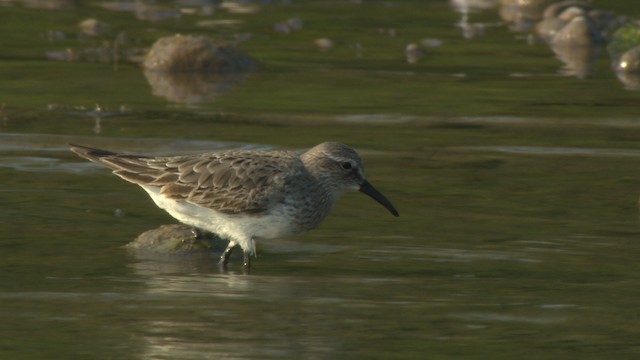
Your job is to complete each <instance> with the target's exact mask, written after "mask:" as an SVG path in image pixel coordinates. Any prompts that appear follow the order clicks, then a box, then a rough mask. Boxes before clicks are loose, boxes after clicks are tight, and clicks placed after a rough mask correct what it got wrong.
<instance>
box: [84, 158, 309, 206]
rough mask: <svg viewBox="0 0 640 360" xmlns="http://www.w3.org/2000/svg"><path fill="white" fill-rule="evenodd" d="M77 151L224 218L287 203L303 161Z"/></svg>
mask: <svg viewBox="0 0 640 360" xmlns="http://www.w3.org/2000/svg"><path fill="white" fill-rule="evenodd" d="M72 150H73V151H74V152H76V153H77V154H78V155H80V156H82V157H84V158H86V159H89V160H91V161H94V162H97V163H100V164H103V165H105V166H107V167H109V168H111V169H113V173H114V174H116V175H118V176H120V177H122V178H123V179H125V180H127V181H130V182H132V183H135V184H138V185H144V186H157V187H159V188H160V192H161V193H162V194H164V195H165V196H167V197H169V198H173V199H183V200H186V201H188V202H190V203H193V204H195V205H199V206H203V207H208V208H211V209H214V210H217V211H220V212H224V213H262V212H264V211H266V210H267V209H268V208H269V207H270V205H271V204H274V203H277V202H280V201H282V199H283V194H282V190H283V187H284V182H285V178H286V177H287V175H288V174H289V173H290V171H291V169H292V167H291V165H292V164H293V163H294V162H296V161H300V160H299V159H298V158H297V157H295V156H293V155H292V154H290V153H288V152H248V151H235V152H224V153H219V154H216V153H212V154H203V155H194V156H179V157H168V158H162V157H160V158H155V157H145V156H136V155H122V154H116V153H112V152H108V151H104V150H98V149H91V148H85V147H80V146H77V145H74V146H73V147H72ZM300 165H301V164H300ZM293 168H295V167H293Z"/></svg>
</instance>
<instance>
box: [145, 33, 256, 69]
mask: <svg viewBox="0 0 640 360" xmlns="http://www.w3.org/2000/svg"><path fill="white" fill-rule="evenodd" d="M143 66H144V68H145V69H146V70H152V71H162V72H202V73H220V74H225V73H237V72H246V71H250V70H252V69H253V68H254V66H255V61H254V60H253V59H252V58H251V57H250V56H248V55H246V54H244V53H242V52H241V51H239V50H237V49H235V48H233V47H231V46H226V45H221V44H217V43H216V42H214V41H213V40H212V39H209V38H206V37H204V36H190V35H174V36H169V37H164V38H160V39H158V40H157V41H156V42H155V43H154V44H153V46H152V47H151V50H149V52H148V53H147V56H146V57H145V59H144V63H143Z"/></svg>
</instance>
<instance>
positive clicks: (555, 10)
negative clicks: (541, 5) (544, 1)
mask: <svg viewBox="0 0 640 360" xmlns="http://www.w3.org/2000/svg"><path fill="white" fill-rule="evenodd" d="M568 8H577V9H581V10H582V11H583V12H585V13H586V12H588V11H590V10H591V9H592V7H591V5H589V4H588V3H586V2H584V1H576V0H568V1H560V2H557V3H555V4H551V5H549V6H547V7H546V8H545V9H544V12H543V13H542V17H543V18H555V17H559V16H560V14H562V13H563V12H564V11H565V10H566V9H568Z"/></svg>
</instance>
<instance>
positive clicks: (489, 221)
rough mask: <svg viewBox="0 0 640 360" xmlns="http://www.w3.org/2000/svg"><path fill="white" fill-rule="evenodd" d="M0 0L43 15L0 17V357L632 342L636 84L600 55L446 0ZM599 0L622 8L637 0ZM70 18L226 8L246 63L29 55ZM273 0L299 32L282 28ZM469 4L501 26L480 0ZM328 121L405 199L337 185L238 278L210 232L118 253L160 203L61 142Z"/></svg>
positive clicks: (193, 145)
mask: <svg viewBox="0 0 640 360" xmlns="http://www.w3.org/2000/svg"><path fill="white" fill-rule="evenodd" d="M11 5H12V6H10V7H6V8H3V10H6V11H8V12H11V13H12V14H13V15H19V16H22V17H27V18H29V19H32V20H33V21H32V22H31V24H32V25H33V24H34V23H37V24H41V25H38V26H30V28H29V29H23V28H20V27H19V26H18V25H17V24H13V25H12V24H5V25H3V26H13V27H14V31H15V32H14V34H15V35H13V36H11V37H7V38H6V39H5V41H7V44H8V45H7V55H5V56H4V57H3V58H2V59H0V73H2V77H3V79H4V80H3V84H4V85H3V87H2V89H0V94H1V95H0V96H1V99H0V101H1V102H2V103H4V107H3V110H2V113H1V114H0V116H1V117H0V202H1V203H2V206H0V219H1V221H2V225H1V226H0V266H1V269H2V271H1V272H0V304H1V306H0V314H1V317H2V319H3V321H2V322H1V323H0V334H2V336H1V337H0V355H1V357H2V358H12V359H41V358H50V359H68V358H94V359H113V358H115V359H209V358H231V359H246V358H255V359H264V358H267V359H269V358H273V359H282V358H290V359H297V358H318V359H335V358H360V359H370V358H380V359H383V358H385V359H386V358H398V359H414V358H415V359H423V358H425V357H428V358H441V359H452V358H455V359H458V358H463V359H486V358H491V359H513V358H515V357H523V358H527V359H538V358H539V359H567V358H581V359H602V358H616V359H635V358H637V356H638V354H639V353H640V344H639V343H638V340H637V339H638V338H640V334H639V330H638V326H637V323H638V309H639V308H638V305H637V299H638V298H639V295H640V290H639V289H640V287H639V286H638V285H640V284H639V281H638V278H639V276H640V267H639V265H638V262H637V255H636V254H638V252H639V251H640V245H638V244H639V243H638V241H637V239H638V237H639V236H640V222H639V221H638V216H639V212H638V207H637V200H638V197H639V195H640V172H639V171H638V165H640V141H639V140H640V120H639V119H638V118H637V114H636V108H637V101H638V99H639V98H638V96H640V94H639V93H637V92H635V91H632V90H629V89H628V88H627V87H626V86H625V84H623V83H621V82H620V80H619V79H618V78H617V77H616V75H615V73H614V72H613V71H612V70H611V69H610V67H609V59H607V57H606V56H605V55H603V56H602V57H601V60H600V61H599V62H598V63H597V65H596V67H595V68H594V72H593V73H592V74H591V75H589V76H586V77H584V78H579V77H576V76H571V75H569V76H566V75H563V73H562V71H563V64H562V62H561V61H560V60H558V59H556V58H554V56H553V54H552V53H551V51H550V50H549V49H548V48H547V47H546V45H540V44H534V45H528V44H527V41H526V39H525V37H526V35H523V34H521V33H516V32H513V31H512V30H510V29H509V28H508V26H507V25H505V24H502V25H496V26H491V27H488V28H487V30H486V31H485V33H484V34H483V35H481V36H477V37H474V38H471V39H465V38H464V37H463V36H462V32H461V29H460V28H459V27H456V26H455V24H456V23H458V22H459V21H460V13H459V12H456V11H455V8H454V7H452V6H450V4H449V3H448V2H445V1H441V2H437V1H436V2H433V3H430V4H429V5H423V4H422V2H401V1H400V2H393V3H378V2H373V3H368V2H365V3H364V4H361V5H357V4H350V5H345V4H342V3H340V4H333V6H338V7H340V10H341V11H340V12H337V11H335V8H331V7H330V6H328V5H319V4H318V3H317V2H304V3H295V2H294V3H293V4H289V5H284V4H280V3H276V4H270V5H264V4H262V5H259V6H258V7H259V8H260V10H259V11H258V12H256V13H242V14H240V13H232V12H228V11H226V12H225V10H218V11H217V12H214V13H213V14H212V15H206V14H204V13H197V14H199V15H189V13H188V12H184V11H182V12H181V14H182V15H181V17H180V18H179V20H176V19H174V18H169V19H164V20H160V21H158V22H150V20H144V19H139V18H137V17H135V16H133V15H132V14H129V13H126V12H125V13H121V12H114V11H112V10H107V9H104V8H98V7H91V6H88V5H83V6H77V7H75V8H63V9H58V10H43V9H33V8H28V7H26V6H24V4H20V3H16V4H11ZM595 5H597V6H603V7H604V6H611V5H608V4H598V3H596V4H595ZM616 6H617V7H616V8H615V9H612V10H615V11H616V12H618V13H621V12H624V13H625V14H626V15H629V16H635V17H640V8H638V6H637V5H635V4H634V3H633V2H626V3H625V2H620V3H619V4H618V3H616ZM389 8H391V9H393V10H394V11H390V10H389ZM165 14H167V13H165ZM169 14H170V13H169ZM185 14H186V15H185ZM88 16H94V17H97V18H98V19H100V20H102V21H105V22H107V23H110V25H111V27H112V29H114V28H116V29H117V31H120V30H127V31H129V32H131V33H132V34H133V36H134V37H137V38H139V39H140V40H139V44H140V46H141V47H142V46H150V44H151V43H152V42H153V39H154V38H156V37H157V36H165V35H169V34H172V33H175V32H178V31H179V32H183V33H187V32H192V33H203V32H204V31H203V30H202V28H201V27H196V26H195V24H197V23H200V24H202V22H204V21H214V20H215V21H222V20H225V21H226V22H224V23H225V24H233V25H232V28H227V27H223V30H217V28H216V30H214V29H208V28H207V32H208V34H209V35H211V34H217V35H218V36H220V37H224V38H226V39H227V40H228V39H230V38H233V37H234V36H236V35H235V34H240V33H242V34H245V33H250V34H253V36H252V37H251V38H250V39H248V40H246V41H243V42H241V43H240V44H239V45H238V46H239V47H240V48H241V49H242V50H243V51H244V52H246V53H247V54H249V55H251V56H253V57H255V58H257V59H258V60H260V61H261V62H262V64H263V65H262V66H263V67H262V68H261V69H260V70H258V71H257V72H255V73H252V74H249V75H248V76H242V77H241V78H240V79H234V80H232V81H231V82H230V83H229V84H231V86H230V87H225V88H224V89H225V90H224V91H222V92H220V93H216V92H215V91H217V90H212V88H211V87H207V86H205V87H200V88H199V89H201V90H202V89H205V93H206V94H207V96H200V97H194V96H192V95H189V96H186V97H185V96H178V97H166V96H162V95H161V93H159V92H158V91H155V92H154V89H153V88H152V85H150V84H151V82H150V81H149V80H148V77H145V75H144V73H143V72H142V71H141V70H140V69H139V68H138V67H137V66H136V65H134V64H119V65H118V66H117V67H116V66H114V64H113V62H99V61H98V62H95V61H89V60H85V61H81V60H78V61H67V62H59V61H53V60H47V59H46V56H45V54H46V53H47V51H54V50H56V49H65V48H66V47H70V48H71V47H73V48H74V49H75V48H76V47H77V48H78V49H80V48H82V46H80V45H79V44H85V45H86V42H91V41H94V40H79V39H78V38H77V37H75V36H70V35H69V34H75V32H77V31H78V30H76V26H77V23H79V22H80V21H81V20H83V19H85V18H86V17H88ZM291 18H300V19H302V20H304V27H303V29H302V30H300V31H292V32H290V33H283V32H282V31H281V30H278V31H276V29H282V25H278V26H274V24H278V23H280V22H285V21H286V20H287V19H291ZM329 19H331V20H332V21H331V22H329ZM336 19H338V20H343V21H335V20H336ZM231 20H234V21H235V22H234V21H231ZM347 20H349V21H347ZM470 20H471V21H477V22H481V23H487V24H494V23H495V24H499V23H500V22H501V19H500V17H499V16H498V14H497V10H496V9H495V8H491V9H487V10H482V11H478V12H472V13H471V14H470ZM239 22H240V23H239ZM209 23H210V22H209ZM216 24H219V23H216ZM216 26H217V25H216ZM390 29H394V31H395V35H390V31H391V30H390ZM48 31H61V32H63V33H64V34H66V37H64V38H63V39H58V40H50V39H47V38H43V37H41V34H48ZM114 31H115V30H114ZM117 31H115V33H111V35H109V36H114V37H115V35H116V34H117ZM392 33H393V31H392ZM108 34H109V33H108ZM105 36H106V35H105ZM318 38H330V39H332V41H333V43H334V45H333V47H331V48H329V49H326V50H321V49H318V48H317V46H316V45H315V43H314V40H316V39H318ZM425 38H428V39H435V40H439V41H442V45H441V46H435V47H428V48H425V49H424V51H425V53H424V54H423V55H424V56H423V57H421V58H420V59H419V60H418V61H417V62H415V63H409V62H407V59H406V54H405V46H406V45H407V44H408V43H410V42H419V41H420V40H422V39H425ZM27 40H29V41H27ZM82 42H85V43H82ZM91 44H93V43H91ZM91 44H89V45H86V46H85V45H83V46H84V48H86V47H90V46H93V45H91ZM97 44H102V41H97ZM358 44H360V45H358ZM429 44H434V42H430V43H429ZM132 47H133V46H132ZM9 54H10V55H9ZM70 78H73V79H74V81H73V82H70V81H66V79H70ZM187 83H188V82H187ZM216 89H217V88H216ZM196 90H197V89H196ZM196 90H193V89H191V90H189V91H196ZM212 92H213V94H214V95H212ZM196 93H197V91H196ZM165 94H166V93H165ZM183 94H184V93H183ZM190 94H193V93H190ZM200 94H202V92H200ZM180 99H183V100H180ZM184 99H198V101H195V102H185V101H184ZM325 140H335V141H340V142H344V143H347V144H349V145H351V146H353V147H354V148H356V149H357V150H358V151H359V152H360V153H361V154H362V156H363V158H364V161H365V163H366V166H367V171H368V174H367V175H368V178H369V179H370V180H371V182H372V183H374V184H375V185H376V187H377V188H378V189H379V190H381V191H383V192H384V193H385V195H387V196H388V197H389V199H390V200H392V201H393V202H394V204H395V205H396V207H397V208H398V210H399V212H400V214H401V216H400V217H399V218H394V217H392V216H390V215H389V214H388V213H387V212H386V211H385V210H384V209H383V208H381V207H380V206H379V205H378V204H376V203H374V202H372V201H371V200H370V199H368V198H366V197H365V196H362V195H361V194H348V195H346V196H345V197H344V198H343V199H341V201H340V202H339V204H338V206H337V207H336V208H335V209H334V212H333V214H332V215H331V216H330V218H329V219H328V220H327V221H326V222H325V223H324V224H323V225H322V226H321V227H320V228H319V229H317V230H315V231H313V232H310V233H308V234H302V235H299V236H294V237H291V238H287V239H282V240H277V241H273V242H269V243H264V244H258V258H257V259H255V261H254V266H255V269H254V271H253V273H252V274H251V275H243V274H242V269H241V257H240V256H238V257H234V259H232V264H231V265H230V267H229V271H228V272H223V271H221V270H220V269H219V267H218V266H217V264H216V260H217V256H218V255H219V253H220V252H221V251H222V250H223V249H224V246H225V245H226V244H224V243H220V244H217V245H216V246H215V247H214V249H213V251H212V252H211V253H210V254H209V255H198V256H195V255H188V254H181V255H179V256H164V257H163V256H143V255H141V254H136V253H132V252H130V251H128V250H127V249H126V248H124V245H126V244H127V243H129V242H130V241H132V240H133V239H134V238H136V237H137V236H138V235H139V234H141V233H143V232H145V231H147V230H150V229H154V228H158V227H160V226H161V225H164V224H171V223H174V221H173V220H172V219H171V218H170V217H169V216H168V215H166V214H165V213H164V212H163V211H162V210H159V209H157V208H156V207H155V206H154V205H153V203H152V201H151V200H150V199H148V197H147V195H146V194H145V193H144V192H143V191H142V190H141V189H139V188H137V187H136V186H133V185H131V184H128V183H125V182H124V181H122V180H121V179H119V178H117V177H116V176H114V175H111V174H110V173H109V172H108V171H107V170H105V169H102V168H100V167H98V166H96V165H93V164H91V163H88V162H85V161H83V160H81V159H79V158H77V157H75V155H73V154H72V153H70V152H68V151H67V146H66V144H67V143H69V142H73V143H80V144H86V145H92V146H96V147H104V148H109V149H115V150H122V151H127V152H134V153H144V154H152V155H159V154H177V153H193V152H202V151H211V150H218V149H220V150H222V149H228V148H237V147H245V148H261V149H274V148H286V149H294V148H304V147H309V146H312V145H315V144H317V143H319V142H322V141H325Z"/></svg>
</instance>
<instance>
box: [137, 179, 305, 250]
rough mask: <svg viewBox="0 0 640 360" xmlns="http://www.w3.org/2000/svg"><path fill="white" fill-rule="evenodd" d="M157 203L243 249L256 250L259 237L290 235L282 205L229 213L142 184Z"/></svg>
mask: <svg viewBox="0 0 640 360" xmlns="http://www.w3.org/2000/svg"><path fill="white" fill-rule="evenodd" d="M142 188H143V189H144V190H145V191H147V193H149V195H150V196H151V198H152V199H153V201H154V202H155V203H156V205H158V207H160V208H162V209H164V210H165V211H167V212H168V213H169V214H170V215H171V216H173V217H174V218H176V219H177V220H178V221H180V222H182V223H184V224H187V225H191V226H195V227H197V228H200V229H204V230H207V231H210V232H212V233H215V234H216V235H218V236H220V237H223V238H227V239H229V240H231V241H235V242H236V243H238V245H240V246H241V247H242V249H243V250H245V251H248V252H249V253H251V254H254V253H255V240H256V239H273V238H278V237H283V236H287V235H290V234H291V233H292V232H293V231H292V226H291V221H290V219H289V218H288V217H287V216H286V215H285V212H284V211H283V209H281V208H278V207H276V208H274V209H273V210H272V211H270V212H269V214H266V215H230V214H223V213H220V212H217V211H215V210H211V209H207V208H204V207H201V206H197V205H193V204H190V203H188V202H185V201H176V200H174V199H168V198H166V197H165V196H163V195H161V194H160V189H159V188H158V187H151V186H142Z"/></svg>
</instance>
